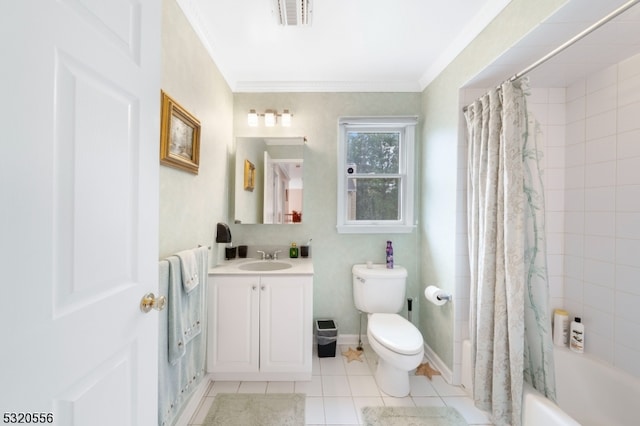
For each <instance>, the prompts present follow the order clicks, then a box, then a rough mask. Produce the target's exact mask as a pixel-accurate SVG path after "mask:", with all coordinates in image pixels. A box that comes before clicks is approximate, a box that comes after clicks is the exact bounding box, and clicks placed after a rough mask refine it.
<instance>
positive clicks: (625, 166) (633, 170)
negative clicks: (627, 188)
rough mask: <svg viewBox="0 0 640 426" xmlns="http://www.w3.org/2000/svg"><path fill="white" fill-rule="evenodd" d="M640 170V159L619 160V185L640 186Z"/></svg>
mask: <svg viewBox="0 0 640 426" xmlns="http://www.w3.org/2000/svg"><path fill="white" fill-rule="evenodd" d="M636 143H637V141H636ZM638 170H640V157H632V158H625V159H620V160H618V171H617V181H618V185H640V173H638Z"/></svg>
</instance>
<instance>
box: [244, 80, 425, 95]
mask: <svg viewBox="0 0 640 426" xmlns="http://www.w3.org/2000/svg"><path fill="white" fill-rule="evenodd" d="M232 91H233V92H234V93H274V92H421V91H422V90H421V89H420V83H419V82H417V81H392V82H386V81H239V82H236V83H235V85H233V87H232Z"/></svg>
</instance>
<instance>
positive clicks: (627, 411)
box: [462, 341, 640, 426]
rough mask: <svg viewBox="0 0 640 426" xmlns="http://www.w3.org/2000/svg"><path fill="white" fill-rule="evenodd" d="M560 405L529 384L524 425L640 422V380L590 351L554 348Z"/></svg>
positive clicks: (466, 357) (465, 372)
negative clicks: (590, 353)
mask: <svg viewBox="0 0 640 426" xmlns="http://www.w3.org/2000/svg"><path fill="white" fill-rule="evenodd" d="M470 350H471V345H470V343H469V342H468V341H465V342H464V343H463V369H462V381H463V385H464V386H465V388H467V389H472V388H471V387H470V383H471V374H470V368H469V365H470ZM554 358H555V370H556V396H557V399H558V405H556V404H555V403H553V402H552V401H550V400H548V399H547V398H545V397H544V396H542V394H540V393H539V392H538V391H536V390H535V389H533V388H532V387H531V386H529V385H528V384H525V389H524V393H523V395H522V424H523V426H540V425H545V426H575V425H582V426H627V425H637V424H640V379H638V378H636V377H633V376H631V375H630V374H627V373H624V372H623V371H621V370H619V369H617V368H615V367H612V366H611V365H609V364H606V363H604V362H602V361H600V360H598V359H596V358H593V357H591V356H590V355H589V354H576V353H574V352H571V351H570V350H569V349H567V348H560V347H555V351H554Z"/></svg>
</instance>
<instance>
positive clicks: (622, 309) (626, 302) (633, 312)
mask: <svg viewBox="0 0 640 426" xmlns="http://www.w3.org/2000/svg"><path fill="white" fill-rule="evenodd" d="M638 306H640V295H638V294H631V293H625V292H621V291H619V292H617V293H616V317H617V318H621V319H626V320H629V321H632V322H634V323H636V324H640V309H638ZM639 338H640V336H639Z"/></svg>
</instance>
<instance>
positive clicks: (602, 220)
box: [584, 211, 616, 237]
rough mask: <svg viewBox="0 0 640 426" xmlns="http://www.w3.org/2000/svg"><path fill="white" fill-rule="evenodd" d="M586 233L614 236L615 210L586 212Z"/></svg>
mask: <svg viewBox="0 0 640 426" xmlns="http://www.w3.org/2000/svg"><path fill="white" fill-rule="evenodd" d="M584 230H585V235H599V236H601V237H613V236H615V235H616V214H615V213H614V212H589V211H588V212H585V214H584Z"/></svg>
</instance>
